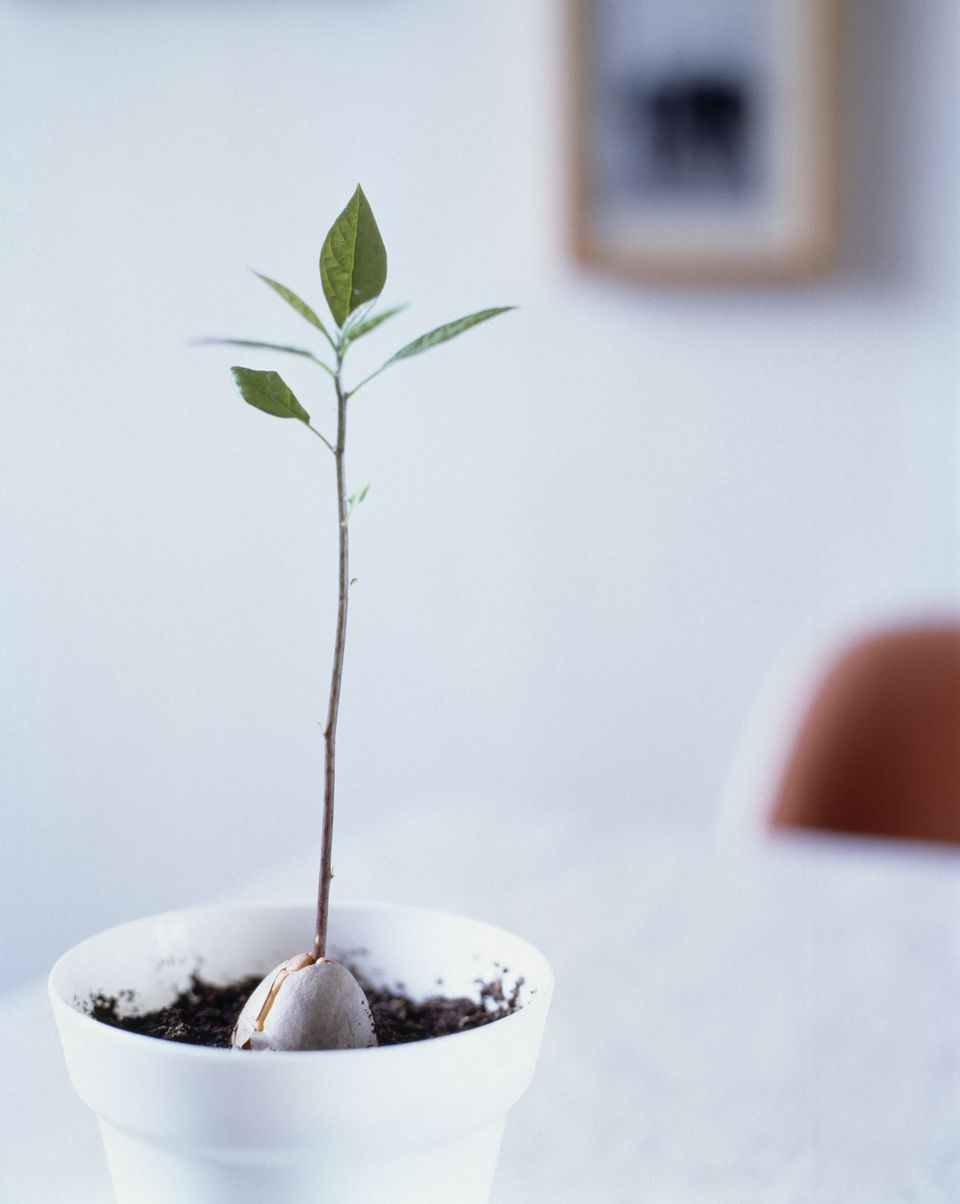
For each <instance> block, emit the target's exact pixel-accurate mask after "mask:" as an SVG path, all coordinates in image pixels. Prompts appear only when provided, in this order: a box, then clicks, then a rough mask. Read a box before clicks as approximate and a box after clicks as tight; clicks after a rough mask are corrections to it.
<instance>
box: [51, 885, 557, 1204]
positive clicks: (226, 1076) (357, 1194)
mask: <svg viewBox="0 0 960 1204" xmlns="http://www.w3.org/2000/svg"><path fill="white" fill-rule="evenodd" d="M312 931H313V910H312V908H309V907H304V906H299V905H296V906H271V905H267V906H257V905H252V904H251V905H230V906H217V907H205V908H196V909H192V910H189V911H179V912H169V913H166V914H164V915H159V916H152V917H150V918H148V919H143V920H136V921H134V922H133V923H129V924H122V925H120V926H119V927H117V928H111V929H109V930H108V931H106V932H103V933H100V934H99V935H98V936H95V937H91V938H90V939H89V940H86V941H83V942H82V943H81V944H79V945H76V946H75V947H74V948H73V949H71V950H70V951H69V952H68V953H66V954H64V956H63V957H62V958H61V959H60V960H59V961H58V962H57V964H56V965H55V966H54V968H53V970H52V971H51V974H50V997H51V1000H52V1003H53V1009H54V1013H55V1016H56V1020H57V1026H58V1028H59V1030H60V1038H61V1041H62V1043H63V1048H64V1052H65V1055H66V1060H67V1066H68V1069H69V1071H70V1077H71V1079H72V1081H73V1085H74V1087H75V1088H76V1090H77V1092H78V1094H79V1095H80V1097H81V1098H82V1099H83V1100H84V1102H85V1103H87V1104H89V1106H90V1107H91V1108H93V1110H94V1111H95V1112H96V1113H97V1116H98V1117H99V1120H100V1127H101V1131H102V1133H103V1139H104V1143H105V1146H106V1151H107V1158H108V1161H109V1163H110V1170H111V1174H112V1176H113V1182H114V1187H115V1189H116V1193H117V1198H118V1200H119V1201H121V1202H122V1204H185V1202H187V1201H190V1202H196V1204H221V1202H222V1204H228V1202H229V1204H263V1202H264V1201H266V1200H277V1201H281V1202H282V1204H301V1202H304V1204H305V1202H306V1201H311V1202H313V1201H324V1202H325V1204H379V1202H381V1201H383V1202H384V1204H394V1202H397V1204H434V1202H435V1204H460V1202H462V1204H468V1202H470V1204H473V1202H477V1204H479V1202H480V1201H485V1200H487V1199H488V1197H489V1193H490V1188H491V1184H492V1180H493V1174H494V1170H495V1167H496V1161H497V1155H498V1151H499V1146H500V1138H501V1134H502V1132H503V1126H504V1121H505V1119H506V1114H507V1111H508V1110H509V1108H510V1107H511V1106H512V1105H513V1104H514V1103H516V1101H517V1100H518V1099H519V1098H520V1096H521V1095H522V1094H523V1092H524V1091H525V1090H526V1088H527V1086H528V1084H529V1082H530V1079H531V1077H532V1075H533V1070H534V1065H535V1063H536V1059H537V1053H538V1050H539V1046H540V1039H541V1036H542V1034H543V1027H544V1023H545V1020H546V1015H547V1008H548V1006H549V1003H550V996H551V992H552V986H553V980H552V974H551V971H550V967H549V965H548V963H547V962H546V960H545V958H544V957H543V955H542V954H541V953H539V952H538V951H537V950H536V949H535V948H533V946H531V945H529V944H527V943H526V942H525V941H523V940H520V939H519V938H518V937H516V936H513V935H511V934H510V933H509V932H505V931H503V930H502V929H499V928H495V927H493V926H491V925H489V924H483V923H480V922H478V921H476V920H469V919H464V918H462V917H459V916H449V915H443V914H441V913H439V912H431V911H422V910H419V909H416V908H408V907H390V906H378V905H369V906H364V905H360V906H349V907H334V908H332V909H331V920H330V940H329V948H330V952H331V955H332V956H334V957H336V958H338V959H339V960H343V961H352V962H354V963H355V964H357V965H358V966H359V967H360V969H361V970H362V971H363V972H364V973H365V974H366V975H367V976H368V977H369V978H370V979H371V980H372V981H375V982H380V983H389V984H390V985H395V984H397V983H402V984H403V986H404V988H405V989H406V991H407V992H408V993H410V994H411V995H413V996H414V997H420V996H426V995H430V994H436V993H437V991H438V984H437V980H438V979H442V990H443V992H444V993H445V994H448V995H459V994H469V995H473V996H474V997H476V989H477V980H478V979H480V980H489V979H490V978H492V977H496V976H497V975H499V974H500V973H501V970H502V973H503V975H504V982H505V986H506V987H507V988H509V987H510V985H511V984H512V983H513V982H515V981H516V980H517V979H518V978H523V980H524V982H523V986H522V988H521V991H520V1000H521V1002H522V1004H523V1007H522V1008H521V1009H520V1010H519V1011H517V1012H515V1013H513V1014H512V1015H510V1016H507V1017H505V1018H504V1019H502V1020H498V1021H496V1022H494V1023H492V1024H487V1025H484V1026H483V1027H481V1028H478V1029H474V1030H471V1031H470V1032H465V1033H457V1034H455V1035H452V1036H447V1037H439V1038H435V1039H433V1040H429V1041H418V1042H415V1043H412V1044H409V1045H395V1046H388V1047H383V1048H376V1049H352V1050H331V1051H316V1052H297V1053H274V1052H257V1053H249V1052H242V1051H238V1050H230V1049H207V1048H201V1047H197V1046H191V1045H182V1044H176V1043H174V1042H170V1041H161V1040H158V1039H156V1038H154V1037H144V1036H140V1035H138V1034H135V1033H128V1032H124V1031H122V1030H120V1029H116V1028H112V1027H110V1026H109V1025H106V1024H102V1023H100V1022H99V1021H96V1020H93V1019H92V1018H91V1017H90V1016H88V1015H86V1014H85V1013H84V1011H83V1004H84V1002H86V1001H88V1000H89V999H90V998H91V996H93V995H96V994H97V993H104V994H106V995H119V993H120V992H123V991H126V990H129V989H133V990H135V991H136V992H137V995H138V1002H139V1003H140V1005H141V1007H142V1008H146V1009H152V1008H155V1007H159V1006H163V1005H164V1004H166V1003H169V1002H170V1001H171V999H173V998H174V997H175V996H176V995H177V993H178V992H179V991H181V990H182V989H183V988H184V987H185V986H186V985H188V983H189V980H190V976H191V974H192V973H193V972H195V971H196V972H199V973H200V975H201V976H202V977H203V978H205V979H207V980H208V981H210V982H222V983H226V982H229V981H232V980H237V979H240V978H243V977H246V976H247V975H250V974H257V975H262V974H266V973H267V972H268V971H269V970H270V969H271V968H272V967H273V966H275V965H277V963H278V962H280V961H282V960H283V959H284V958H286V957H289V956H290V955H291V954H292V953H295V952H298V951H300V950H302V949H304V948H305V947H307V946H308V945H309V943H310V937H311V934H312Z"/></svg>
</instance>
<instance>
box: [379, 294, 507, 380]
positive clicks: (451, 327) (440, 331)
mask: <svg viewBox="0 0 960 1204" xmlns="http://www.w3.org/2000/svg"><path fill="white" fill-rule="evenodd" d="M515 308H516V307H515V306H513V305H499V306H497V307H496V308H495V309H481V310H480V312H479V313H475V314H470V315H469V316H468V317H466V318H457V320H456V321H455V322H445V323H444V325H443V326H438V327H437V328H436V329H435V330H429V331H427V333H426V334H422V335H421V336H420V337H419V339H414V340H413V342H412V343H407V345H406V346H405V347H401V348H400V350H399V351H398V352H397V353H396V354H395V355H391V357H390V358H389V359H388V360H387V364H394V363H396V362H397V360H405V359H409V358H410V356H411V355H420V354H421V353H422V352H424V351H429V350H430V348H431V347H436V346H437V345H438V344H439V343H446V342H448V341H449V340H450V339H455V338H456V337H457V335H458V334H463V332H464V331H465V330H469V329H470V327H471V326H478V325H479V324H480V323H481V322H486V321H487V320H488V319H489V318H495V317H496V316H497V314H505V313H508V312H509V311H510V310H511V309H515ZM387 364H384V367H386V366H387Z"/></svg>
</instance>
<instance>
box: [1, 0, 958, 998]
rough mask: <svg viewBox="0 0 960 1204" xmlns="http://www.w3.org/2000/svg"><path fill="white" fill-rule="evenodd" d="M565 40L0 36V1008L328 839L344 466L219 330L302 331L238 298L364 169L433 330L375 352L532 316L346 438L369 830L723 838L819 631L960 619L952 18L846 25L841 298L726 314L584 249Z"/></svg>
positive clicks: (822, 289)
mask: <svg viewBox="0 0 960 1204" xmlns="http://www.w3.org/2000/svg"><path fill="white" fill-rule="evenodd" d="M563 7H564V6H563V5H562V4H560V3H559V2H558V0H557V2H551V0H524V2H523V3H519V4H518V3H517V2H516V0H488V3H486V4H482V5H478V4H475V3H468V2H466V0H464V2H459V3H447V4H443V5H440V4H439V3H435V2H433V3H432V2H430V0H360V2H358V0H350V2H348V0H336V2H334V0H330V2H328V3H299V4H294V3H286V4H267V3H262V2H260V3H258V2H254V0H248V2H237V3H233V4H224V3H216V4H214V3H192V4H187V3H185V2H181V3H177V2H170V3H163V4H159V3H150V4H148V3H121V2H120V0H115V2H114V3H106V2H103V0H101V2H94V0H89V2H87V3H84V4H82V5H81V4H73V3H66V2H61V3H55V2H52V0H50V2H46V3H43V2H40V0H37V2H35V3H27V2H26V0H21V2H19V3H7V4H6V5H5V6H3V7H2V8H0V14H2V22H3V31H2V37H0V56H2V61H0V67H2V72H0V77H2V80H3V82H2V85H0V87H2V89H3V95H2V98H0V99H2V111H3V114H4V116H3V119H2V127H3V128H2V138H3V162H4V171H3V173H2V176H3V178H2V181H0V222H2V255H3V271H4V288H3V290H2V294H0V307H2V308H0V330H2V335H0V339H2V344H3V350H4V357H3V359H4V364H5V372H4V377H5V382H6V390H5V395H4V399H3V402H2V412H3V427H2V436H0V438H2V442H0V473H2V476H0V555H2V562H0V563H2V566H3V568H2V573H3V576H2V582H0V658H2V661H0V673H2V678H0V681H2V685H0V803H2V808H3V828H2V832H3V837H2V845H0V856H2V882H3V899H2V906H3V914H4V916H5V920H6V923H5V931H4V941H3V949H2V958H0V960H2V963H3V968H2V970H0V974H2V975H3V979H5V980H6V981H13V980H15V979H16V978H18V977H21V976H25V975H27V974H31V973H37V972H39V971H40V970H41V969H42V968H43V967H44V966H45V965H46V964H47V963H48V961H49V960H50V959H51V957H52V956H54V955H55V954H56V953H57V952H58V951H60V949H62V948H63V947H65V946H66V945H67V944H69V943H71V942H72V941H73V940H74V939H76V938H78V937H80V936H82V935H84V934H86V933H88V932H90V931H93V930H94V929H96V928H97V927H99V926H103V925H104V924H106V923H110V922H114V921H116V920H119V919H122V918H125V917H127V916H132V915H134V914H137V913H140V912H144V911H146V910H152V909H157V908H161V907H166V906H177V905H181V904H185V903H189V902H192V901H194V900H197V899H203V898H205V897H208V896H209V895H210V894H212V893H215V892H219V891H223V890H227V889H230V888H231V886H232V884H234V883H236V882H238V881H239V880H241V878H242V876H243V875H244V873H246V872H247V871H248V869H250V868H251V867H254V866H256V865H257V864H260V863H262V862H264V861H267V860H271V859H276V858H279V857H281V856H283V855H285V854H286V853H287V852H288V851H289V850H302V849H303V848H304V847H308V846H309V845H310V843H311V842H313V841H314V839H315V832H316V827H317V823H318V820H317V798H318V783H319V774H320V757H321V748H320V739H319V728H318V726H317V723H316V721H317V720H319V719H320V718H321V716H322V714H323V710H324V693H325V688H326V675H327V672H328V656H329V647H330V642H331V628H332V620H333V606H334V593H333V590H334V561H333V544H334V529H333V521H332V513H333V512H332V496H331V491H332V481H331V476H330V471H329V467H330V466H329V463H328V458H327V457H326V456H325V455H324V454H323V450H322V448H321V447H320V445H319V444H318V443H317V441H316V440H314V439H312V438H310V437H309V436H307V435H306V434H305V432H303V431H302V430H300V429H291V427H289V426H287V425H284V424H281V423H276V422H272V421H270V420H268V419H266V418H264V417H263V416H261V415H259V414H256V413H255V412H253V411H252V410H248V409H246V408H245V407H244V406H243V405H242V404H241V403H240V402H239V401H237V400H236V399H235V398H234V396H233V393H232V389H231V386H230V382H229V379H228V375H227V371H226V367H227V365H228V364H229V363H230V362H234V360H233V356H232V355H231V353H229V352H220V351H216V350H195V349H188V347H187V341H188V340H189V339H190V338H191V337H193V336H195V335H198V334H220V333H231V334H236V335H246V336H256V337H261V338H272V339H280V340H290V341H296V340H302V339H303V338H305V337H306V338H309V328H308V327H306V326H303V327H302V329H301V328H300V327H299V325H298V322H297V319H296V316H295V315H293V314H292V313H291V314H290V315H289V317H288V313H287V311H286V309H285V307H284V306H283V305H282V304H281V303H280V302H279V301H277V300H276V299H275V298H273V297H272V296H271V294H270V293H269V292H268V291H267V290H266V289H264V288H263V287H262V286H261V285H259V284H258V282H257V281H255V280H254V279H253V278H252V277H251V276H250V275H249V274H248V273H247V272H246V267H247V266H248V265H249V266H252V267H255V268H257V269H258V270H261V271H265V272H267V273H269V274H271V275H275V276H277V277H278V278H280V279H281V280H284V281H286V282H287V283H288V284H290V285H291V287H294V288H296V289H297V290H298V291H302V292H303V293H305V294H307V295H308V296H310V297H313V298H315V299H316V301H317V304H319V298H320V289H319V282H318V279H317V277H316V274H315V258H316V254H317V252H318V250H319V246H320V242H321V240H322V237H323V234H324V233H325V230H326V228H327V225H328V224H329V221H330V220H331V219H332V217H333V216H334V215H335V213H336V212H337V211H338V210H339V208H340V206H341V205H342V204H343V202H344V201H345V199H346V198H347V196H348V195H349V193H350V192H351V190H352V189H353V186H354V184H355V183H356V181H357V180H360V181H362V183H363V185H364V188H365V190H366V191H367V193H368V195H369V196H370V198H371V201H372V203H373V205H374V208H375V210H376V212H377V215H378V217H379V220H380V224H381V228H382V230H383V232H384V236H385V239H386V242H387V245H388V249H389V251H390V272H391V278H390V283H389V285H388V290H389V298H390V300H392V301H403V300H410V301H413V302H414V306H413V308H412V310H411V312H410V313H409V314H406V315H404V316H403V317H401V318H398V319H396V320H395V329H393V330H392V331H391V332H390V333H389V334H388V333H386V332H384V334H383V336H382V338H381V339H380V341H379V343H378V344H377V346H376V347H374V346H373V345H372V344H373V339H371V346H370V347H369V348H368V349H366V352H365V353H362V352H361V351H360V349H358V354H357V358H358V361H364V362H365V363H369V364H370V365H372V364H373V363H374V362H376V361H375V359H374V358H371V357H376V356H377V354H378V352H379V351H383V352H389V351H392V350H393V349H394V347H395V346H396V345H398V342H399V341H400V340H402V339H405V338H407V337H412V336H413V335H415V334H418V333H420V331H421V330H423V329H426V328H428V327H429V326H431V325H433V324H434V323H436V322H439V321H442V320H444V319H447V318H450V317H453V316H456V315H458V314H459V313H461V312H465V311H467V310H470V309H472V308H479V307H481V306H484V305H487V304H496V303H502V302H514V303H518V304H519V305H520V306H521V307H522V308H521V309H520V311H519V312H518V313H516V314H512V315H510V316H509V317H507V318H502V319H498V321H497V323H496V324H492V325H490V326H488V327H486V328H484V329H482V330H479V331H477V332H474V333H472V334H471V335H469V336H466V337H465V338H464V339H463V340H462V341H461V342H460V343H459V344H455V345H453V346H451V347H450V348H446V349H442V350H438V351H436V352H434V353H433V355H432V356H431V357H427V358H424V359H422V360H420V361H414V362H413V363H411V364H409V365H403V366H400V367H398V368H397V369H396V370H395V371H394V372H393V373H392V374H391V375H388V376H385V377H384V378H382V379H381V380H380V381H378V382H377V384H376V385H373V386H371V388H370V390H369V392H368V393H366V394H365V395H361V396H360V397H358V398H357V400H356V402H355V403H354V413H353V417H352V429H351V440H352V457H353V459H352V474H353V480H354V482H355V483H357V484H359V483H362V482H363V481H365V480H367V479H369V480H371V481H372V488H371V492H370V497H369V499H368V501H367V502H366V503H365V505H364V507H363V509H362V510H361V511H360V512H359V514H358V516H357V519H356V521H355V525H354V528H353V531H354V565H353V567H354V573H355V575H356V576H357V577H358V578H359V579H360V584H359V585H358V586H357V587H356V590H355V594H354V599H353V611H352V616H351V630H350V646H349V652H348V666H347V680H346V685H345V693H344V707H343V714H342V734H341V743H340V749H341V777H340V811H339V818H338V824H339V825H340V829H341V831H343V832H344V833H345V834H346V835H349V836H350V838H351V839H353V840H354V841H356V838H357V834H358V833H366V834H368V835H366V836H364V839H369V841H370V842H371V848H375V847H378V846H377V845H376V842H377V840H378V831H381V830H382V826H383V818H382V817H383V816H385V815H391V816H396V815H397V814H398V813H399V814H403V812H404V810H405V809H408V808H409V809H411V810H413V809H416V810H417V813H418V814H419V815H421V816H422V815H423V814H427V815H434V816H435V817H436V820H437V824H438V826H439V828H440V830H441V832H442V824H443V816H444V814H445V812H446V811H447V810H448V809H449V808H451V807H456V806H461V805H466V802H469V803H470V805H474V804H475V803H476V802H477V800H480V801H482V800H484V799H497V800H500V802H499V803H498V804H497V805H498V806H501V805H504V800H506V804H505V805H511V804H515V805H516V806H518V807H525V808H536V809H539V810H542V811H543V813H544V815H546V814H547V812H551V813H553V816H554V822H555V819H556V815H557V813H559V814H560V815H562V816H569V817H570V822H571V824H576V822H577V821H576V817H577V816H578V815H582V814H583V811H584V809H589V811H590V812H593V813H596V815H597V821H598V822H602V823H605V824H608V823H618V824H621V825H622V826H623V829H624V835H625V839H629V838H632V837H633V836H634V834H635V833H639V832H640V831H642V828H643V826H644V825H645V824H658V825H662V824H666V823H673V822H677V821H683V822H686V821H693V822H700V821H706V820H707V819H708V817H710V816H711V815H712V813H713V810H714V808H715V805H716V801H717V798H718V795H719V792H720V787H721V783H722V781H723V777H724V773H725V771H726V768H727V765H728V763H729V760H730V757H731V754H732V750H733V747H734V745H735V743H736V738H737V734H738V731H739V729H740V725H741V722H742V720H743V717H744V715H745V713H746V711H747V709H748V707H749V704H750V701H751V699H752V698H753V696H754V693H755V691H756V690H757V688H758V686H759V684H760V682H761V680H762V678H763V676H764V674H765V672H766V670H767V667H768V666H769V664H770V663H771V661H772V659H773V658H774V657H775V656H776V654H777V653H778V651H779V650H780V649H781V648H782V646H783V645H784V643H785V642H787V641H789V640H791V639H792V638H793V637H794V636H795V635H796V633H797V631H798V630H799V629H801V628H806V627H818V626H823V625H830V624H831V623H833V622H835V621H840V619H841V618H845V617H849V616H850V615H853V614H856V613H858V612H860V611H864V610H871V611H874V610H877V609H882V608H884V607H889V608H894V609H896V608H900V607H904V606H906V607H910V608H914V607H918V606H930V605H942V604H944V603H952V602H953V601H954V599H955V597H956V593H957V587H958V556H957V525H958V524H957V518H958V505H957V493H956V466H957V446H956V443H957V440H956V432H957V404H956V403H957V381H958V365H957V353H956V334H957V281H958V271H957V225H958V223H957V199H958V198H957V166H958V154H957V150H958V147H957V132H956V128H957V122H956V114H957V100H958V96H957V79H958V56H957V41H958V39H957V24H958V23H957V10H956V6H955V4H954V3H953V0H926V2H925V3H924V4H923V5H910V6H906V5H903V4H901V3H899V0H858V2H855V3H851V4H850V5H849V8H848V17H849V24H850V26H851V32H852V36H851V38H850V45H849V52H850V69H849V79H848V108H849V122H848V124H849V130H848V148H847V150H848V154H847V162H848V174H849V210H850V223H849V228H848V229H849V232H848V246H847V252H846V262H845V264H844V269H843V271H842V272H840V273H839V274H838V275H837V276H836V277H834V278H833V279H831V280H830V281H828V282H824V283H821V284H816V285H809V286H805V287H801V288H775V289H749V290H736V291H729V290H724V289H714V290H708V291H696V290H664V289H643V288H627V287H623V286H621V285H614V284H612V283H609V282H607V281H604V280H601V279H595V278H594V279H591V278H589V277H587V276H585V275H583V274H582V273H581V272H579V271H578V270H577V269H576V268H574V267H573V266H572V265H571V263H570V261H569V260H568V258H567V257H566V255H565V253H564V222H565V217H566V191H567V189H568V187H569V179H568V176H569V165H568V162H567V156H566V149H565V144H564V139H563V121H564V111H565V104H566V100H567V96H566V88H567V86H568V83H567V68H566V65H565V62H564V46H563V39H562V16H563ZM248 362H250V363H251V364H253V365H254V366H280V365H278V364H275V363H273V362H272V361H267V360H254V358H252V357H251V358H249V361H248ZM362 366H363V364H360V367H362ZM284 370H285V373H286V374H287V375H288V379H290V380H291V382H292V383H294V385H295V387H297V388H298V390H299V391H300V393H301V397H302V399H303V400H304V401H305V403H306V404H307V408H308V409H311V410H312V411H313V412H314V413H315V414H316V415H317V416H323V415H324V414H325V413H327V412H328V410H327V406H328V403H327V401H326V400H324V397H325V394H324V384H325V381H324V379H323V378H322V377H321V376H319V374H318V376H317V379H314V378H313V377H312V376H311V375H310V374H309V373H308V372H307V371H305V370H304V369H301V368H297V367H296V366H293V367H291V368H290V369H289V371H287V369H286V368H284ZM314 390H315V392H314ZM314 397H316V398H318V399H319V400H316V401H313V400H312V399H313V398H314ZM481 814H482V813H481ZM484 841H485V832H484V827H483V822H482V820H478V833H477V844H478V850H480V851H481V852H482V850H483V848H484ZM440 845H441V848H442V837H441V838H440ZM424 901H425V902H429V900H424Z"/></svg>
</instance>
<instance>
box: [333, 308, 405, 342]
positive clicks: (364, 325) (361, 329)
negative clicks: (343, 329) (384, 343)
mask: <svg viewBox="0 0 960 1204" xmlns="http://www.w3.org/2000/svg"><path fill="white" fill-rule="evenodd" d="M406 308H407V307H406V306H405V305H393V306H391V307H390V309H385V310H383V312H382V313H379V314H377V315H376V316H375V317H373V318H367V320H366V321H365V322H358V323H357V325H356V326H352V327H351V328H350V330H349V331H348V333H349V335H350V341H351V342H353V340H354V339H359V338H362V337H363V335H365V334H369V333H370V331H371V330H376V329H377V327H378V326H379V325H380V324H381V323H382V322H386V320H387V319H388V318H392V317H393V316H394V315H395V314H399V313H402V312H403V310H405V309H406Z"/></svg>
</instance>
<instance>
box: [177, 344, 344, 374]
mask: <svg viewBox="0 0 960 1204" xmlns="http://www.w3.org/2000/svg"><path fill="white" fill-rule="evenodd" d="M194 342H195V343H196V344H197V345H210V344H213V345H215V346H218V347H253V348H254V349H255V350H258V351H284V352H286V353H287V354H288V355H302V356H303V358H304V359H308V360H313V362H314V363H315V364H319V366H320V367H321V368H324V369H325V370H326V371H327V372H329V373H330V375H331V376H332V375H333V369H332V368H331V367H330V365H329V364H325V363H324V362H323V360H322V359H318V358H317V356H315V355H314V354H313V352H312V351H309V350H308V349H307V348H306V347H289V346H288V345H287V344H286V343H261V342H260V341H259V340H257V339H194Z"/></svg>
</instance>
